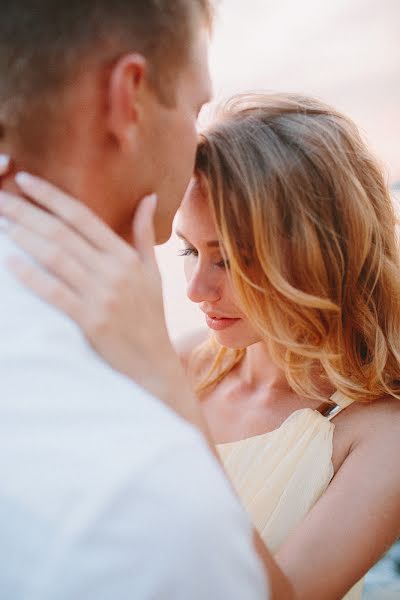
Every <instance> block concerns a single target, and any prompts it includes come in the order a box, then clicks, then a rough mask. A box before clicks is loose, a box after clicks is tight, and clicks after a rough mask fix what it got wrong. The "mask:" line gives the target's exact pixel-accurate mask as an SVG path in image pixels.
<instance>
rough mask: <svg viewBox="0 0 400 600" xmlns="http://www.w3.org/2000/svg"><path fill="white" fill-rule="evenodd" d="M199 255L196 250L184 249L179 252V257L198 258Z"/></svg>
mask: <svg viewBox="0 0 400 600" xmlns="http://www.w3.org/2000/svg"><path fill="white" fill-rule="evenodd" d="M198 254H199V253H198V252H197V250H195V249H194V248H183V249H182V250H179V252H178V256H192V255H193V256H198Z"/></svg>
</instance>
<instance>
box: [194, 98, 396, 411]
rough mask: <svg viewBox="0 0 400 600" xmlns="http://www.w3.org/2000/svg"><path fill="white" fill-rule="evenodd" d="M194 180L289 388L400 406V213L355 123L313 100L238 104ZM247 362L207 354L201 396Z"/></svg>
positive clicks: (207, 142)
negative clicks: (399, 215) (325, 386)
mask: <svg viewBox="0 0 400 600" xmlns="http://www.w3.org/2000/svg"><path fill="white" fill-rule="evenodd" d="M196 176H197V178H198V180H199V183H200V185H201V186H203V188H204V190H205V193H206V194H207V196H208V198H209V201H210V205H211V209H212V211H213V215H214V218H215V222H216V225H217V230H218V233H219V236H220V239H221V240H222V244H223V247H224V249H225V253H226V257H227V259H229V263H230V276H231V278H232V283H233V286H234V289H235V292H236V294H237V297H238V299H239V302H240V304H241V308H242V309H243V311H244V313H245V314H246V315H247V317H248V318H249V320H250V321H251V323H252V324H253V326H255V327H256V329H257V330H258V331H259V332H260V335H261V338H262V339H263V340H264V341H265V342H266V344H267V345H268V349H269V352H270V355H271V357H272V360H273V361H274V362H275V363H276V364H277V365H278V366H279V367H281V368H282V369H283V370H284V371H285V374H286V377H287V380H288V382H289V384H290V385H291V387H292V388H293V389H294V390H295V391H296V392H297V393H299V394H301V395H302V396H306V397H309V398H312V399H318V400H324V401H325V400H326V398H325V397H324V395H323V394H322V392H321V381H325V382H329V384H330V385H332V386H333V387H334V388H336V389H338V390H340V391H341V392H342V393H344V394H345V395H346V396H348V397H350V398H352V399H354V400H357V401H361V402H362V401H371V400H375V399H378V398H381V397H383V396H386V395H389V396H393V397H395V398H400V264H399V248H398V240H397V236H396V217H395V213H394V208H393V204H392V200H391V197H390V193H389V190H388V187H387V185H386V183H385V181H384V177H383V174H382V170H381V168H380V167H379V165H378V164H377V162H376V160H375V159H374V158H373V156H372V155H371V154H370V152H369V151H368V149H367V148H366V146H365V144H364V143H363V141H362V139H361V137H360V135H359V132H358V130H357V128H356V126H355V125H354V124H353V123H352V122H351V121H350V120H349V119H348V118H346V117H344V116H343V115H341V114H340V113H338V112H336V111H335V110H334V109H332V108H331V107H329V106H326V105H325V104H323V103H322V102H320V101H318V100H315V99H311V98H307V97H302V96H297V95H291V94H279V95H276V94H247V95H242V96H237V97H234V98H233V99H231V100H230V101H229V102H228V103H226V104H225V105H224V106H223V107H221V108H220V109H219V111H218V112H217V115H216V120H215V122H214V123H213V124H212V125H211V126H210V127H209V128H208V129H207V130H206V131H205V132H204V133H203V134H202V135H201V140H200V143H199V147H198V152H197V160H196ZM244 354H245V350H244V349H243V350H229V349H227V348H223V347H220V346H219V345H218V344H217V343H216V342H215V340H212V341H211V342H208V343H206V345H205V346H203V347H200V348H199V349H198V351H197V352H196V353H195V354H194V358H196V360H197V362H198V361H199V360H201V361H202V362H205V363H207V364H208V367H209V368H208V372H207V374H206V375H205V376H204V370H203V378H202V381H200V383H199V385H198V388H197V389H198V392H199V393H201V392H204V391H205V390H206V389H209V388H210V386H212V385H215V384H216V383H218V382H219V381H220V380H221V379H222V378H223V377H224V376H225V375H226V374H227V373H228V372H229V371H230V370H231V369H232V368H233V366H234V365H236V364H237V363H238V362H240V361H241V359H242V358H243V356H244ZM205 358H207V360H205ZM316 374H318V377H316ZM317 382H318V383H317Z"/></svg>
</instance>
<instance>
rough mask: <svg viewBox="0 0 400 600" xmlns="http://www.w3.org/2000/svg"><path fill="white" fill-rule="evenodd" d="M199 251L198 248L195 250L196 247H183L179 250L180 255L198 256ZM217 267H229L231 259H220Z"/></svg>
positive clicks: (216, 264)
mask: <svg viewBox="0 0 400 600" xmlns="http://www.w3.org/2000/svg"><path fill="white" fill-rule="evenodd" d="M198 255H199V253H198V252H197V250H195V248H183V249H182V250H178V256H198ZM215 266H216V267H219V268H221V269H229V266H230V265H229V260H223V259H222V260H220V261H219V262H217V263H215Z"/></svg>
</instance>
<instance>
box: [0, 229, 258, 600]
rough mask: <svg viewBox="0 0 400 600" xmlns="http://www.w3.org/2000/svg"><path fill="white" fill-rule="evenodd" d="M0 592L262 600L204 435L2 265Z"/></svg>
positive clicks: (244, 536)
mask: <svg viewBox="0 0 400 600" xmlns="http://www.w3.org/2000/svg"><path fill="white" fill-rule="evenodd" d="M15 252H16V249H15V247H14V246H13V244H11V242H10V241H9V240H8V239H7V238H5V236H4V234H3V233H0V385H1V388H0V389H1V392H0V597H1V598H4V599H7V600H128V599H129V600H166V599H171V600H200V599H202V600H219V599H220V600H236V599H237V600H239V599H240V600H253V599H254V600H265V599H266V598H267V590H266V583H265V579H264V574H263V570H262V568H261V565H260V563H259V561H258V558H257V557H256V555H255V553H254V550H253V547H252V535H251V527H250V524H249V521H248V519H247V517H246V515H245V514H244V511H243V509H242V508H241V507H240V505H239V503H238V502H237V500H236V498H235V497H234V495H233V493H232V492H231V489H230V486H229V484H228V483H227V481H226V479H225V477H224V475H223V474H222V472H221V470H220V467H219V466H218V465H217V463H216V462H215V461H214V459H213V458H212V457H211V454H210V453H209V451H208V449H207V448H206V444H205V442H204V440H203V439H202V437H201V436H200V434H199V433H198V432H197V431H195V429H194V428H193V427H191V426H190V425H188V424H187V423H185V422H184V421H183V420H182V419H180V418H179V417H178V416H176V415H175V414H174V413H173V412H172V411H171V410H169V409H168V408H167V407H165V406H164V405H163V404H162V403H161V402H160V401H158V400H157V399H155V398H153V397H152V396H150V395H149V394H147V393H146V392H145V391H144V390H143V389H141V388H139V387H138V386H136V385H135V384H134V383H133V382H131V381H129V380H128V379H127V378H125V377H123V376H122V375H119V374H117V373H116V372H114V371H112V370H111V369H110V368H109V367H108V366H107V365H106V364H104V362H103V361H101V359H100V358H98V357H97V356H96V355H95V353H94V352H93V351H92V350H91V348H90V347H89V345H88V344H87V343H86V342H85V340H84V338H83V336H82V335H81V333H80V331H79V329H78V328H77V327H76V325H75V324H74V323H72V322H71V321H70V320H69V319H68V318H67V317H66V316H64V315H62V314H61V313H60V312H58V311H57V310H55V309H53V308H52V307H50V306H48V305H47V304H45V303H43V302H42V301H40V300H39V299H38V298H36V297H35V296H34V295H33V294H31V292H29V291H28V290H26V289H24V288H23V287H22V286H21V285H20V284H19V283H17V281H16V280H15V279H14V277H13V276H12V275H10V274H9V273H8V271H7V268H6V267H5V266H4V258H5V257H6V256H9V255H10V254H15Z"/></svg>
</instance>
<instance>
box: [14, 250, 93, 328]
mask: <svg viewBox="0 0 400 600" xmlns="http://www.w3.org/2000/svg"><path fill="white" fill-rule="evenodd" d="M6 264H7V266H8V268H9V269H10V271H11V272H12V273H13V274H14V275H15V276H16V278H17V279H18V280H19V281H20V282H21V283H22V284H23V285H25V286H26V287H27V288H29V289H30V290H31V291H33V292H34V293H35V294H37V295H38V296H39V297H40V298H42V300H44V301H45V302H48V303H49V304H51V305H53V306H55V307H56V308H58V309H59V310H61V311H63V312H64V313H66V314H67V315H68V316H69V317H71V319H73V320H74V321H76V322H77V323H78V325H80V315H81V302H80V300H79V298H78V296H77V295H76V294H74V292H73V291H72V290H71V289H70V288H69V287H68V286H67V285H65V284H64V283H62V282H61V281H59V280H58V279H57V278H55V277H53V276H52V275H51V274H50V273H46V272H45V271H42V270H41V269H40V268H39V267H38V266H36V265H34V264H32V263H30V262H28V260H25V259H23V258H21V257H19V256H11V257H9V258H8V259H7V260H6Z"/></svg>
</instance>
